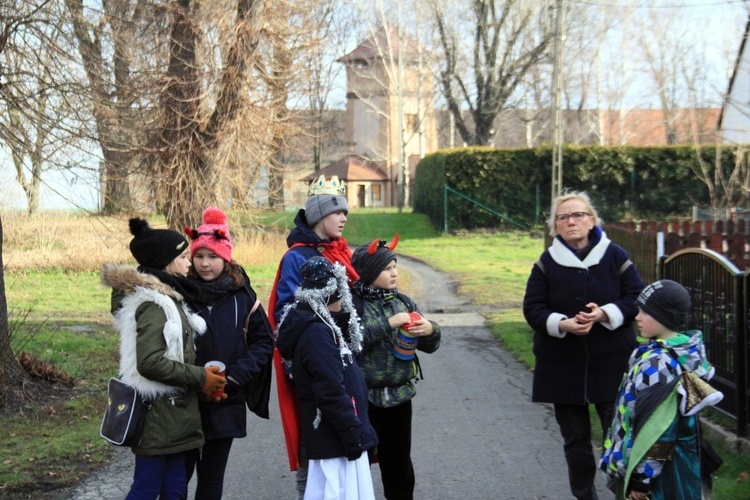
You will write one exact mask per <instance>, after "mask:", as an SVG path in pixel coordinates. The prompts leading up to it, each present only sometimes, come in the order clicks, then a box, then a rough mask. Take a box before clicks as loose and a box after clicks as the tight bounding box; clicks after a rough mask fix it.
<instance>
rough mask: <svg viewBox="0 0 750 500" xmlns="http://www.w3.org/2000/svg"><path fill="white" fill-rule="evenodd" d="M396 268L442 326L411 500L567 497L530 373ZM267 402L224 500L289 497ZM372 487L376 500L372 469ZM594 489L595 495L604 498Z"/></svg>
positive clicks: (421, 282)
mask: <svg viewBox="0 0 750 500" xmlns="http://www.w3.org/2000/svg"><path fill="white" fill-rule="evenodd" d="M399 266H400V267H401V268H402V269H405V270H407V271H410V272H411V274H412V275H413V279H412V281H411V286H410V289H412V290H418V291H419V292H418V293H417V292H413V293H412V295H413V296H414V297H415V298H416V299H417V302H418V303H419V305H420V308H421V309H422V312H423V314H424V315H425V316H426V317H428V318H429V319H434V320H435V321H437V322H438V323H439V324H440V325H441V326H442V328H443V343H442V345H441V347H440V349H439V350H438V351H437V352H436V353H434V354H431V355H422V356H421V357H420V360H421V363H422V368H423V371H424V377H425V378H424V380H422V381H420V382H419V384H418V386H417V396H416V398H415V399H414V424H413V441H414V442H413V452H412V458H413V461H414V467H415V471H416V477H417V485H416V490H415V495H414V496H415V498H416V499H429V500H432V499H560V498H571V496H570V494H569V490H568V485H567V479H566V467H565V460H564V457H563V451H562V441H561V439H560V437H559V432H558V428H557V424H556V422H555V420H554V417H553V416H552V414H551V412H550V408H549V407H547V406H546V405H538V404H532V403H531V402H530V391H531V373H530V372H529V371H528V369H526V367H524V366H523V365H521V364H520V363H518V362H517V361H515V360H514V359H513V358H512V357H511V356H510V355H509V354H508V353H506V352H505V351H504V350H502V349H501V348H500V347H499V346H498V343H497V342H496V341H495V340H494V339H493V338H492V336H491V334H490V333H489V331H488V330H487V329H486V328H485V327H484V322H483V318H482V317H481V315H479V314H478V313H477V312H476V311H472V307H471V306H469V305H467V304H465V301H464V300H462V299H460V298H458V297H456V295H455V290H453V287H452V284H451V283H450V281H449V280H448V278H447V277H446V276H445V275H444V274H441V273H438V272H436V271H434V270H432V269H430V268H429V267H428V266H425V265H424V264H422V263H420V262H417V261H413V260H410V259H404V258H401V257H400V258H399ZM272 398H274V399H272V401H271V418H270V420H268V421H266V420H261V419H258V418H257V417H255V416H254V415H253V416H250V417H248V418H249V419H250V420H249V422H248V428H249V435H248V437H247V438H246V439H240V440H236V441H235V445H234V447H233V449H232V454H231V455H230V463H229V466H228V470H227V476H226V484H225V490H224V493H225V495H224V497H225V498H227V499H253V500H254V499H258V500H264V499H269V500H272V499H274V500H275V499H281V498H285V499H293V498H295V491H294V474H293V473H292V472H289V471H288V467H287V466H286V459H285V456H286V455H285V453H286V452H285V450H284V445H283V438H282V431H281V425H280V423H279V417H278V407H277V404H276V400H275V394H274V395H273V396H272ZM131 478H132V456H131V455H130V452H129V450H127V449H126V450H118V453H117V455H116V457H115V458H114V460H113V461H112V463H111V464H110V465H109V466H108V467H106V468H105V469H103V470H102V471H100V472H99V473H97V474H95V475H93V476H92V477H90V478H88V479H87V480H86V481H85V482H83V483H82V484H81V485H80V486H79V487H78V488H76V490H75V491H74V492H73V493H72V494H71V493H70V492H67V493H66V494H65V495H64V497H63V496H61V498H71V497H72V498H74V499H78V500H88V499H99V498H108V499H109V498H123V497H124V496H125V493H126V492H127V490H128V488H129V486H130V481H131ZM373 479H374V482H375V491H376V494H377V496H378V498H379V499H380V498H383V493H382V486H381V484H380V476H379V473H378V469H377V467H373ZM598 481H599V482H598V487H599V493H600V497H601V498H612V495H611V494H610V493H609V492H608V491H607V490H606V488H605V487H604V485H603V480H602V478H601V477H599V478H598ZM193 488H194V484H191V492H192V489H193Z"/></svg>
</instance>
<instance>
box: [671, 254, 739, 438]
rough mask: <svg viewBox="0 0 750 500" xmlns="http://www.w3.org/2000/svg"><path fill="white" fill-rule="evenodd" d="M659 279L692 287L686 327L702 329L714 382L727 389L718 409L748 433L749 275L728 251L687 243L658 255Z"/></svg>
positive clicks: (713, 384)
mask: <svg viewBox="0 0 750 500" xmlns="http://www.w3.org/2000/svg"><path fill="white" fill-rule="evenodd" d="M658 276H659V278H660V279H662V278H663V279H670V280H674V281H677V282H678V283H680V284H681V285H682V286H684V287H685V288H687V290H688V291H689V292H690V297H691V301H692V308H691V313H690V317H689V318H688V325H687V326H688V328H689V329H696V330H701V331H702V332H703V341H704V343H705V344H706V354H707V355H708V359H709V361H710V362H711V364H712V365H713V366H714V367H715V368H716V374H715V376H714V378H713V379H711V385H712V386H714V387H715V388H716V389H719V390H720V391H722V392H723V393H724V399H723V400H722V401H721V403H719V409H720V410H723V411H724V412H725V413H727V414H728V415H730V416H731V417H733V418H734V419H735V422H736V424H737V429H736V432H737V435H738V436H746V435H747V421H748V415H747V412H748V402H749V401H750V393H749V392H748V374H749V373H750V372H749V370H748V361H749V360H750V344H749V343H748V324H747V318H748V302H749V301H750V288H749V287H748V285H750V279H748V275H747V274H746V273H744V272H742V271H740V270H739V269H737V268H736V267H735V266H734V264H732V263H731V262H729V260H727V259H726V258H725V257H724V256H722V255H720V254H718V253H717V252H714V251H713V250H706V249H701V248H687V249H684V250H680V251H678V252H676V253H674V254H673V255H670V256H668V257H662V258H661V259H660V260H659V268H658Z"/></svg>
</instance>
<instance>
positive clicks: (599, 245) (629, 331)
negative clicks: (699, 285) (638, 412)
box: [523, 231, 644, 404]
mask: <svg viewBox="0 0 750 500" xmlns="http://www.w3.org/2000/svg"><path fill="white" fill-rule="evenodd" d="M599 233H600V234H599ZM590 237H591V238H594V240H597V239H598V241H596V243H595V245H594V246H593V248H592V249H591V251H590V252H589V253H588V255H587V256H586V257H585V258H584V259H583V261H581V260H580V259H579V258H578V256H577V255H575V254H574V253H573V252H572V251H571V249H570V248H569V247H568V246H567V245H565V244H564V243H563V242H562V240H561V239H560V238H559V237H558V238H555V240H554V242H553V244H552V246H551V247H550V248H549V249H548V250H546V251H545V252H544V253H543V254H542V256H541V258H540V259H539V261H538V262H537V263H536V264H534V267H533V268H532V270H531V276H530V277H529V280H528V283H527V285H526V295H525V296H524V299H523V313H524V317H525V318H526V321H527V322H528V323H529V325H530V326H531V328H532V329H533V330H534V355H535V356H536V366H535V368H534V382H533V388H532V396H531V399H532V401H535V402H540V403H561V404H586V403H603V402H609V401H614V399H615V397H616V395H617V388H618V386H619V384H620V380H622V375H623V374H624V373H625V371H626V369H627V364H628V358H629V356H630V353H631V352H633V349H634V348H635V346H636V336H635V330H634V328H633V320H634V319H635V316H636V315H637V314H638V308H637V307H636V305H635V299H636V298H637V297H638V294H639V293H640V291H641V289H642V288H643V286H644V285H643V281H642V280H641V277H640V276H639V275H638V271H637V270H636V268H635V265H634V264H633V263H632V262H631V261H630V259H629V258H628V255H627V253H626V252H625V250H623V249H622V248H621V247H619V246H617V245H616V244H614V243H612V242H611V241H610V240H609V239H608V238H607V236H606V234H604V233H603V232H599V231H592V234H591V236H590ZM589 302H594V303H596V304H598V305H599V307H601V308H602V309H603V310H604V311H605V312H606V313H607V316H608V318H609V321H608V322H606V323H596V324H594V325H593V326H592V328H591V331H590V332H589V334H588V335H583V336H581V335H573V334H570V333H564V332H560V331H559V330H558V324H559V323H560V320H561V319H564V318H572V317H574V316H575V315H576V314H577V313H578V312H580V311H584V310H587V309H586V304H588V303H589Z"/></svg>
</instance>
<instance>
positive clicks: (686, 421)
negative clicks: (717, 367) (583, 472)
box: [599, 280, 723, 500]
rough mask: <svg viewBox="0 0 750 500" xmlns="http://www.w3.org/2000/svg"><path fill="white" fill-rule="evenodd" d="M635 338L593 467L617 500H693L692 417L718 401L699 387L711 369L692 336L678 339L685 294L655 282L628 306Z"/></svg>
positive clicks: (696, 430) (696, 474) (697, 473)
mask: <svg viewBox="0 0 750 500" xmlns="http://www.w3.org/2000/svg"><path fill="white" fill-rule="evenodd" d="M636 305H637V306H638V309H639V312H638V316H636V321H637V323H638V330H639V331H640V335H641V337H643V338H645V339H646V340H647V341H646V342H645V343H643V344H641V345H640V346H638V347H637V348H636V349H635V350H634V351H633V354H631V356H630V361H629V362H628V372H627V373H626V374H625V377H624V378H623V380H622V383H621V385H620V391H619V394H618V397H617V400H616V407H615V416H614V418H613V420H612V426H611V428H610V430H609V432H608V433H607V437H606V439H605V441H604V454H603V456H602V459H601V461H600V463H599V467H600V468H601V469H602V470H603V471H604V472H606V473H607V475H608V476H609V478H610V484H609V486H610V488H611V489H613V490H614V491H615V493H616V495H617V498H631V499H633V500H645V499H646V498H650V499H672V498H701V476H702V475H704V474H702V472H706V471H701V467H700V449H701V435H700V422H699V421H698V412H699V411H700V410H701V409H702V408H704V407H706V406H711V405H715V404H717V403H718V402H719V401H721V399H722V397H723V395H722V394H721V393H720V392H718V391H716V390H715V389H713V388H712V387H711V386H710V385H708V383H706V382H705V381H707V380H710V379H711V377H712V376H713V374H714V369H713V367H711V366H710V365H709V364H708V361H707V359H706V348H705V346H704V344H703V340H702V338H701V337H702V334H701V332H699V331H689V332H685V333H679V331H680V328H681V327H682V325H683V324H684V323H685V321H686V320H687V316H688V312H689V311H690V294H689V293H688V291H687V290H686V289H685V288H683V287H682V285H680V284H679V283H677V282H674V281H670V280H660V281H656V282H654V283H652V284H650V285H648V286H647V287H646V288H644V289H643V291H642V292H641V293H640V295H639V296H638V298H637V299H636Z"/></svg>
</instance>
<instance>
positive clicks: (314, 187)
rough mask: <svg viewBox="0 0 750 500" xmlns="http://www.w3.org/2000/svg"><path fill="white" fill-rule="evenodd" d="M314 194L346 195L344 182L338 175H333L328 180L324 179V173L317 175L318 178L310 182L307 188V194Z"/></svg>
mask: <svg viewBox="0 0 750 500" xmlns="http://www.w3.org/2000/svg"><path fill="white" fill-rule="evenodd" d="M315 194H330V195H333V196H346V184H344V182H343V181H340V180H339V176H338V175H334V176H333V177H331V179H330V180H326V177H325V175H321V176H320V177H318V180H316V181H313V182H312V184H310V189H308V190H307V196H312V195H315Z"/></svg>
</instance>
